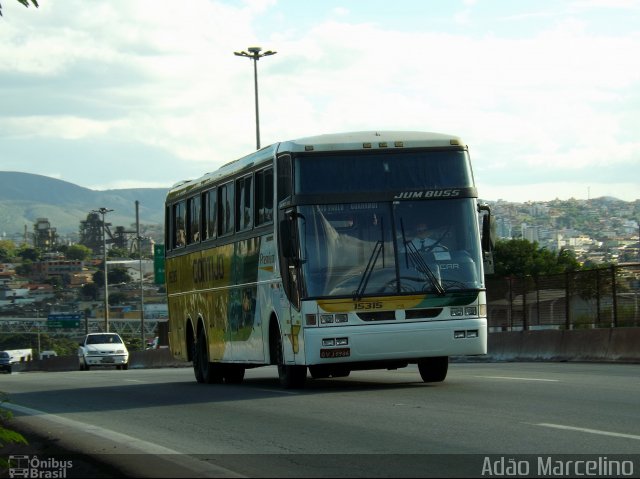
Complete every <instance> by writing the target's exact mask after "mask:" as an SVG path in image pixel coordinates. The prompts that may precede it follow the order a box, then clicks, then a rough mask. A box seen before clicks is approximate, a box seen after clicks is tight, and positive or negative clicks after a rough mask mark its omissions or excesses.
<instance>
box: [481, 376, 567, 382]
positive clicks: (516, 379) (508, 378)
mask: <svg viewBox="0 0 640 479" xmlns="http://www.w3.org/2000/svg"><path fill="white" fill-rule="evenodd" d="M474 377H476V378H484V379H507V380H510V381H542V382H548V383H558V382H560V380H559V379H543V378H517V377H510V376H474Z"/></svg>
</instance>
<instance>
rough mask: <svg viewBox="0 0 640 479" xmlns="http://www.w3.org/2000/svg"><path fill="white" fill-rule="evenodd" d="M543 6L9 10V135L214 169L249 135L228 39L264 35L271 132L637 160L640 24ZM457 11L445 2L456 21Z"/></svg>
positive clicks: (547, 165) (527, 156)
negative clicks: (526, 27) (632, 27)
mask: <svg viewBox="0 0 640 479" xmlns="http://www.w3.org/2000/svg"><path fill="white" fill-rule="evenodd" d="M533 5H534V6H536V8H538V9H539V10H537V11H536V12H535V13H531V12H529V13H526V12H525V13H523V10H522V9H515V10H513V11H511V10H509V9H508V8H502V9H500V11H499V12H497V13H496V14H495V15H494V17H492V18H490V19H489V20H488V19H487V15H488V14H487V10H486V9H485V6H486V5H485V4H483V3H482V2H476V1H464V2H462V6H461V9H460V10H459V12H460V15H462V16H461V17H459V19H460V20H464V21H465V22H470V23H471V24H473V26H474V27H475V29H466V28H461V29H457V28H451V29H449V30H447V32H443V31H441V30H436V29H431V28H427V27H422V28H419V29H410V28H407V29H397V28H396V29H394V28H393V27H392V26H390V25H389V24H387V23H385V22H384V21H379V22H371V21H365V20H360V18H363V15H361V14H360V13H361V12H360V11H359V10H358V8H360V7H357V6H355V5H353V6H352V5H351V4H350V7H349V10H347V9H345V8H344V7H342V6H338V7H327V10H326V12H324V14H321V15H317V14H315V13H316V11H315V10H314V17H313V18H311V19H306V20H300V21H292V19H291V18H289V17H288V16H287V10H286V4H285V3H283V2H276V1H275V0H262V1H246V2H218V1H207V0H191V1H190V2H187V3H185V4H180V5H179V6H177V5H176V4H174V3H170V2H158V1H152V0H138V1H136V2H128V1H118V0H114V1H111V2H108V3H107V2H102V3H98V4H96V5H92V7H91V8H87V7H86V5H85V4H84V2H81V1H79V0H64V1H51V2H47V3H46V4H43V5H41V8H39V9H38V10H33V9H31V10H30V11H29V12H22V11H19V10H17V9H16V11H15V12H11V13H12V15H11V22H6V24H3V29H2V30H0V42H2V44H3V45H9V46H10V48H3V49H2V51H1V52H0V74H1V75H0V87H1V91H3V92H4V95H3V111H2V112H0V141H2V140H7V139H9V138H10V139H12V140H16V141H12V142H11V145H18V141H17V139H24V140H25V141H27V139H28V141H30V142H31V144H32V145H33V144H34V142H37V141H38V140H39V139H42V140H46V139H50V138H62V139H68V140H78V141H76V142H75V143H74V142H73V141H70V142H67V143H65V144H64V155H62V154H60V152H56V153H58V154H57V156H58V157H62V156H69V157H71V156H73V155H74V154H80V152H81V150H82V152H83V153H85V152H86V148H87V147H86V144H88V143H85V142H89V141H91V140H92V139H95V140H96V141H100V142H102V141H105V139H110V140H111V141H112V146H111V148H112V150H113V151H112V152H111V153H112V154H113V155H114V156H119V157H122V158H125V159H127V157H126V155H134V154H135V153H137V152H139V151H141V150H137V149H129V150H127V152H124V153H118V151H117V148H118V147H119V146H118V145H120V144H127V145H130V144H133V143H137V144H140V145H144V146H145V147H148V148H146V149H144V151H145V152H146V153H147V154H148V155H153V154H155V155H160V154H162V155H163V161H166V162H167V164H170V161H169V159H168V158H172V159H173V160H172V162H173V165H174V166H173V169H174V170H173V171H171V168H169V169H168V171H166V172H164V174H165V175H166V178H167V180H166V181H167V183H168V184H170V183H173V181H174V180H175V179H177V177H178V176H180V177H182V175H178V174H177V173H176V172H177V171H178V172H181V171H190V172H191V171H196V170H200V169H201V170H202V171H203V172H204V171H212V170H214V169H215V168H216V167H218V166H220V165H222V164H223V163H226V162H228V161H230V160H232V159H235V158H238V157H240V156H242V155H244V154H247V153H250V152H251V151H252V150H253V149H254V147H255V105H254V90H253V88H254V84H253V80H254V78H253V63H252V61H250V60H247V59H243V58H238V57H236V56H234V55H233V52H234V51H237V50H242V49H246V48H247V47H248V46H251V45H261V46H263V47H266V48H269V49H273V50H277V51H278V53H277V55H274V56H270V57H268V58H264V59H262V60H260V61H259V62H258V64H257V67H258V74H259V94H260V96H259V100H260V103H259V107H260V132H261V140H262V145H263V146H264V145H266V144H269V143H272V142H275V141H280V140H285V139H289V138H294V137H299V136H307V135H312V134H316V133H327V132H332V131H347V130H363V129H411V130H427V131H442V132H448V133H454V134H460V135H461V136H463V138H465V140H466V141H467V142H468V143H469V146H470V149H471V152H472V157H473V159H474V162H475V166H474V168H475V170H476V172H477V179H478V181H480V180H482V181H483V182H488V181H491V182H492V183H494V184H504V183H506V182H508V181H510V179H512V178H514V177H516V178H517V176H518V175H517V172H516V173H514V172H513V171H510V170H511V169H512V168H513V166H514V165H517V167H518V168H521V169H525V168H531V170H527V171H530V173H529V176H530V177H535V176H536V175H538V174H539V170H544V171H545V174H547V175H549V174H553V172H560V174H568V173H567V172H570V174H575V175H581V176H585V175H589V174H591V175H593V176H594V178H596V179H597V173H595V172H594V171H593V170H594V168H598V167H600V168H601V167H603V166H606V167H607V168H609V167H611V168H612V167H613V166H615V165H622V166H623V167H624V168H626V169H627V170H631V171H632V172H635V173H638V166H636V164H637V163H638V162H637V160H638V153H639V151H638V143H637V141H636V140H635V138H634V136H636V137H637V131H638V130H637V128H638V126H640V125H639V124H638V120H637V119H635V118H637V111H638V110H639V109H640V97H639V96H638V95H637V93H635V92H636V91H638V86H639V85H638V83H639V82H640V69H638V68H636V65H635V64H634V61H633V58H635V56H636V55H637V52H638V51H640V34H638V33H637V31H633V32H628V31H621V32H616V31H613V32H604V31H598V32H597V33H594V30H593V28H592V25H593V21H594V20H593V19H592V18H587V17H583V16H581V15H580V13H579V11H586V10H588V9H594V8H600V7H601V6H602V5H601V4H600V3H599V2H596V1H583V2H573V3H572V4H571V7H570V8H569V7H566V9H565V11H564V12H563V13H564V14H563V15H557V18H556V16H554V13H555V12H553V11H551V10H549V9H546V10H545V9H544V8H543V7H539V6H537V4H535V3H534V4H533ZM616 5H618V7H619V8H634V5H633V4H631V3H627V2H623V1H618V2H616ZM314 8H319V9H320V10H321V7H318V6H316V7H314ZM425 8H426V7H425ZM483 9H484V10H483ZM23 10H26V9H23ZM432 10H435V8H430V9H426V10H424V12H423V14H424V15H425V18H427V16H428V15H427V13H428V14H429V15H432V14H433V15H436V12H435V11H434V12H433V13H432ZM481 11H482V13H483V15H484V16H479V15H476V14H479V13H481ZM567 11H570V12H573V13H571V14H570V15H569V14H566V12H567ZM14 13H15V14H16V15H14ZM26 13H29V15H26ZM455 14H456V13H455V9H453V10H447V17H446V18H447V20H451V18H452V15H455ZM270 15H272V17H270ZM525 16H528V18H529V19H530V21H531V22H534V21H535V18H537V17H540V18H545V19H547V20H549V19H552V20H553V21H551V22H546V23H543V24H541V25H544V26H543V27H540V28H535V29H534V28H531V31H530V32H528V33H522V34H519V35H513V34H507V33H505V32H504V31H502V30H500V28H505V25H509V23H510V22H506V21H503V20H504V19H506V18H511V19H513V18H516V17H519V18H525ZM367 18H368V17H367ZM271 20H276V21H277V25H278V26H280V25H282V28H274V25H273V24H272V23H269V22H270V21H271ZM483 28H484V29H483ZM478 32H480V33H478ZM79 140H82V141H83V143H82V148H79V146H78V145H80V143H79ZM100 144H101V145H103V143H100ZM30 148H32V147H30ZM61 148H62V146H61ZM76 150H77V151H76ZM47 153H53V152H43V153H42V154H41V156H40V159H36V158H35V157H34V159H32V160H30V161H31V162H32V164H34V165H36V164H37V163H36V162H37V161H40V162H41V163H42V162H43V161H44V159H43V158H44V157H45V156H46V155H47ZM14 156H16V157H20V158H21V160H23V161H24V164H25V165H27V164H29V163H28V159H27V158H25V156H27V155H26V154H24V153H22V154H15V155H14ZM123 161H124V160H123ZM128 161H130V162H134V161H143V162H149V164H150V165H153V164H154V157H153V156H145V157H143V158H137V157H134V156H131V157H128ZM155 161H156V162H157V159H156V160H155ZM634 162H635V163H634ZM34 168H35V166H34ZM61 174H62V175H63V176H64V177H65V178H68V177H69V175H68V174H67V173H61ZM74 174H75V172H74ZM115 181H119V180H118V179H114V180H107V179H106V178H105V184H107V183H109V184H113V182H115ZM127 181H139V183H140V184H145V182H146V181H149V180H148V178H145V177H140V178H138V179H137V180H136V179H128V180H127ZM155 181H156V180H154V182H153V184H156V183H155ZM157 181H160V182H161V181H162V180H160V179H157ZM518 181H520V179H519V178H518ZM522 181H525V179H522ZM536 181H537V180H536ZM537 184H538V186H539V187H542V186H540V185H542V184H543V182H542V181H538V182H537ZM545 184H547V183H545ZM547 186H548V185H547ZM625 191H626V190H625ZM636 196H637V195H636Z"/></svg>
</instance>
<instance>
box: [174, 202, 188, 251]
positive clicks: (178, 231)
mask: <svg viewBox="0 0 640 479" xmlns="http://www.w3.org/2000/svg"><path fill="white" fill-rule="evenodd" d="M185 210H186V208H185V202H184V201H179V202H178V203H176V204H175V205H173V232H174V235H173V247H174V248H180V247H182V246H184V245H185V244H186V240H187V232H186V229H185Z"/></svg>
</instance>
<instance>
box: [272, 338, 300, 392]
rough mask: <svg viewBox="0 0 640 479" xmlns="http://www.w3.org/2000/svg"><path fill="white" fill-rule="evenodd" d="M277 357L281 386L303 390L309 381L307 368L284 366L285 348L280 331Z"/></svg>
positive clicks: (277, 341)
mask: <svg viewBox="0 0 640 479" xmlns="http://www.w3.org/2000/svg"><path fill="white" fill-rule="evenodd" d="M276 355H277V364H278V379H279V380H280V385H281V386H282V387H284V388H285V389H300V388H303V387H304V383H305V381H306V380H307V367H306V366H297V365H296V366H290V365H288V364H284V347H283V344H282V337H281V336H280V332H279V331H278V334H277V335H276Z"/></svg>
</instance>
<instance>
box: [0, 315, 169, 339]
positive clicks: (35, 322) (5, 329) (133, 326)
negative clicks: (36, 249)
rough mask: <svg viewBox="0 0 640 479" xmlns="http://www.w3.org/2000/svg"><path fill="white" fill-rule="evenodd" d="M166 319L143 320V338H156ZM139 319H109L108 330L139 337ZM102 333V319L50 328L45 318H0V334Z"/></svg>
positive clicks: (77, 334)
mask: <svg viewBox="0 0 640 479" xmlns="http://www.w3.org/2000/svg"><path fill="white" fill-rule="evenodd" d="M166 321H167V320H166V319H157V318H154V319H152V318H145V319H144V332H145V337H149V336H154V335H156V336H157V330H158V323H165V322H166ZM141 322H142V321H141V320H140V319H110V320H109V330H110V331H112V332H115V333H118V334H120V335H121V336H134V335H137V336H140V326H141ZM103 331H104V319H102V318H97V319H93V318H88V319H82V320H81V321H80V324H79V326H78V327H70V328H66V327H62V328H61V327H51V324H50V322H49V321H48V320H47V318H19V317H0V334H48V335H49V336H52V337H61V336H70V337H79V336H83V335H84V334H87V333H99V332H103Z"/></svg>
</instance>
